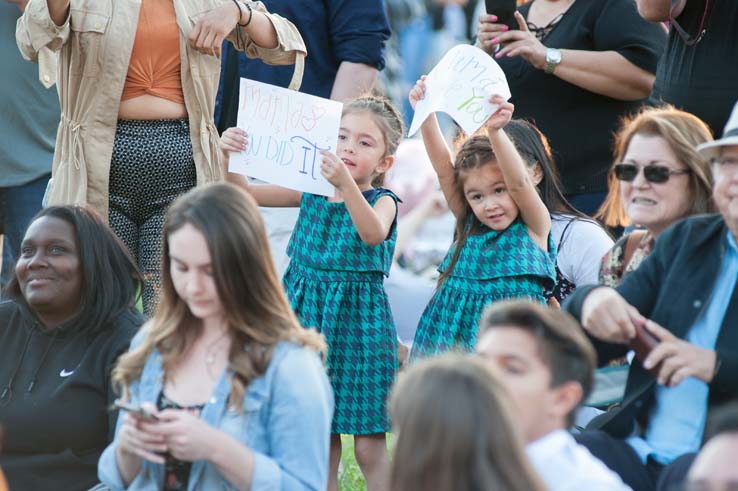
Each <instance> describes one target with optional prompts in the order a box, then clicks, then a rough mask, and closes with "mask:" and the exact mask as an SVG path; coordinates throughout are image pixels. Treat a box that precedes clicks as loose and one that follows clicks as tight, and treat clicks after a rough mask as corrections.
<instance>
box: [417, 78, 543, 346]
mask: <svg viewBox="0 0 738 491" xmlns="http://www.w3.org/2000/svg"><path fill="white" fill-rule="evenodd" d="M424 96H425V77H421V79H420V80H419V81H418V83H417V84H416V85H415V87H414V88H413V90H412V91H411V92H410V102H411V104H412V105H413V107H415V104H416V102H417V101H419V100H420V99H422V98H423V97H424ZM490 102H491V103H493V104H495V105H498V106H499V109H498V110H497V111H496V112H495V113H494V114H493V115H492V116H491V117H490V118H489V120H488V121H487V123H486V127H485V130H486V131H485V133H486V134H484V135H482V134H477V135H476V136H472V137H471V138H469V139H468V140H467V141H466V142H464V144H463V145H462V146H461V147H460V149H459V151H458V153H457V155H456V159H455V160H453V159H452V156H451V151H450V150H449V148H448V146H447V145H446V142H445V140H444V138H443V135H442V134H441V130H440V128H439V126H438V120H437V119H436V117H435V115H434V114H432V115H430V116H429V117H428V118H427V119H426V120H425V122H424V123H423V125H422V126H421V131H422V134H423V142H424V144H425V148H426V150H427V151H428V156H429V157H430V160H431V163H432V164H433V167H434V169H435V171H436V173H437V174H438V179H439V181H440V184H441V189H442V191H443V194H444V196H445V197H446V200H447V201H448V206H449V208H450V209H451V211H452V212H453V213H454V215H455V216H456V241H455V242H454V244H453V245H452V246H451V249H450V250H449V252H448V254H447V256H446V258H445V259H444V260H443V262H442V263H441V266H440V267H439V271H440V272H441V277H440V279H439V285H438V288H437V289H436V292H435V294H434V295H433V298H431V301H430V303H429V304H428V306H427V307H426V308H425V311H424V312H423V315H422V316H421V318H420V322H419V324H418V328H417V330H416V332H415V339H414V342H413V347H412V352H411V359H417V358H419V357H426V356H431V355H435V354H437V353H440V352H444V351H448V350H451V349H458V350H463V351H471V350H472V349H473V347H474V343H475V342H476V334H477V320H478V319H479V315H480V314H481V312H482V310H483V309H484V307H485V306H486V305H488V304H489V303H491V302H494V301H496V300H503V299H508V298H521V297H523V298H529V299H532V300H537V301H540V302H544V301H545V298H544V292H545V291H546V290H549V289H551V287H552V286H553V284H554V282H555V278H556V272H555V250H554V249H555V248H554V245H553V241H552V240H551V236H550V235H551V234H550V231H551V217H550V214H549V210H548V209H547V208H546V205H545V204H544V202H543V200H542V199H541V197H540V195H539V193H538V191H537V189H536V184H535V179H536V178H535V176H534V175H532V174H531V173H530V172H529V171H528V169H527V166H526V165H525V163H524V161H523V160H522V158H521V157H520V155H519V154H518V152H517V150H516V148H515V146H514V144H513V143H512V142H511V141H510V139H509V138H508V136H507V135H506V134H505V132H504V131H503V128H504V126H505V125H506V124H507V123H508V122H509V121H510V119H511V118H512V112H513V105H512V104H510V103H508V102H505V100H504V99H503V98H502V97H500V96H493V97H492V98H491V99H490Z"/></svg>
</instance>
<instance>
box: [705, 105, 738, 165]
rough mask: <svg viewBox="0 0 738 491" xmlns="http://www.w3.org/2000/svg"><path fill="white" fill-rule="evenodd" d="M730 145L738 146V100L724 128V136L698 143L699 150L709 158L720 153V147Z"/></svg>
mask: <svg viewBox="0 0 738 491" xmlns="http://www.w3.org/2000/svg"><path fill="white" fill-rule="evenodd" d="M729 145H736V146H738V102H736V104H735V106H733V112H732V113H731V114H730V118H729V119H728V123H727V124H726V125H725V129H724V130H723V137H722V138H721V139H719V140H715V141H711V142H709V143H703V144H702V145H698V146H697V151H698V152H700V153H701V154H702V155H704V156H705V157H707V158H708V159H712V158H715V157H717V156H718V155H719V154H720V147H725V146H729Z"/></svg>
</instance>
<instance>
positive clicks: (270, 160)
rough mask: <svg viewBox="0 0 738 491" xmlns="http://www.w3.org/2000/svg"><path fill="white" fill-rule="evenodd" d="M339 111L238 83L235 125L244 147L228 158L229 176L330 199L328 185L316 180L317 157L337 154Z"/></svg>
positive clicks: (333, 105) (335, 105)
mask: <svg viewBox="0 0 738 491" xmlns="http://www.w3.org/2000/svg"><path fill="white" fill-rule="evenodd" d="M342 109H343V105H342V104H341V103H339V102H336V101H331V100H328V99H322V98H320V97H315V96H312V95H308V94H302V93H300V92H295V91H292V90H288V89H283V88H281V87H277V86H274V85H269V84H265V83H261V82H256V81H254V80H249V79H246V78H242V79H241V92H240V97H239V103H238V122H237V125H238V127H239V128H241V129H242V130H244V131H245V132H246V133H247V134H248V136H249V144H248V149H247V150H245V151H243V152H241V153H233V154H231V160H230V164H229V170H230V172H236V173H238V174H244V175H247V176H250V177H255V178H257V179H261V180H262V181H266V182H269V183H272V184H278V185H280V186H284V187H286V188H290V189H296V190H298V191H303V192H308V193H313V194H322V195H324V196H333V195H334V188H333V185H332V184H330V183H329V182H328V181H326V180H325V179H324V178H323V176H321V175H320V162H321V155H320V151H321V150H328V151H331V152H335V151H336V145H337V143H338V128H339V126H340V124H341V111H342Z"/></svg>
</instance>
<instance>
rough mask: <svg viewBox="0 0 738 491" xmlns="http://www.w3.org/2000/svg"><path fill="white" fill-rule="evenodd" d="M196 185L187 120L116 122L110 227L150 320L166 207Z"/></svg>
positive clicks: (111, 170) (154, 308) (158, 269)
mask: <svg viewBox="0 0 738 491" xmlns="http://www.w3.org/2000/svg"><path fill="white" fill-rule="evenodd" d="M196 182H197V179H196V174H195V162H194V160H193V158H192V142H191V141H190V128H189V122H188V121H187V120H186V119H164V120H153V121H132V120H122V119H121V120H118V126H117V128H116V130H115V143H114V144H113V157H112V160H111V163H110V185H109V195H110V209H109V214H108V219H109V221H110V226H111V227H112V228H113V230H114V231H115V233H116V234H117V235H118V237H120V238H121V240H122V241H123V242H124V243H125V244H126V246H128V249H129V250H130V251H131V254H132V255H133V257H134V258H135V259H136V262H137V263H138V266H139V268H140V269H141V271H142V273H143V275H144V289H143V305H144V313H145V314H146V315H147V316H149V317H150V316H151V315H153V313H154V311H155V310H156V304H157V301H158V297H159V289H160V286H161V280H160V273H159V272H160V267H161V264H160V263H161V245H162V242H161V241H162V237H161V234H162V228H163V227H164V216H165V214H166V211H167V208H168V207H169V205H170V204H171V203H172V201H174V199H175V198H177V196H179V195H181V194H183V193H184V192H186V191H188V190H189V189H191V188H193V187H194V186H195V184H196Z"/></svg>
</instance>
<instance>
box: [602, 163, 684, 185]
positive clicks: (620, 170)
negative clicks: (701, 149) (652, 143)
mask: <svg viewBox="0 0 738 491" xmlns="http://www.w3.org/2000/svg"><path fill="white" fill-rule="evenodd" d="M613 169H614V171H615V177H617V178H618V180H620V181H627V182H632V181H633V180H634V179H635V178H636V176H637V175H638V170H639V169H643V176H644V177H645V178H646V180H647V181H648V182H652V183H657V184H661V183H664V182H666V181H668V180H669V178H670V177H671V176H678V175H680V174H689V173H690V172H692V171H690V170H689V169H679V170H673V169H669V168H668V167H666V166H664V165H644V166H640V165H635V164H617V165H616V166H615V167H614V168H613Z"/></svg>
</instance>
